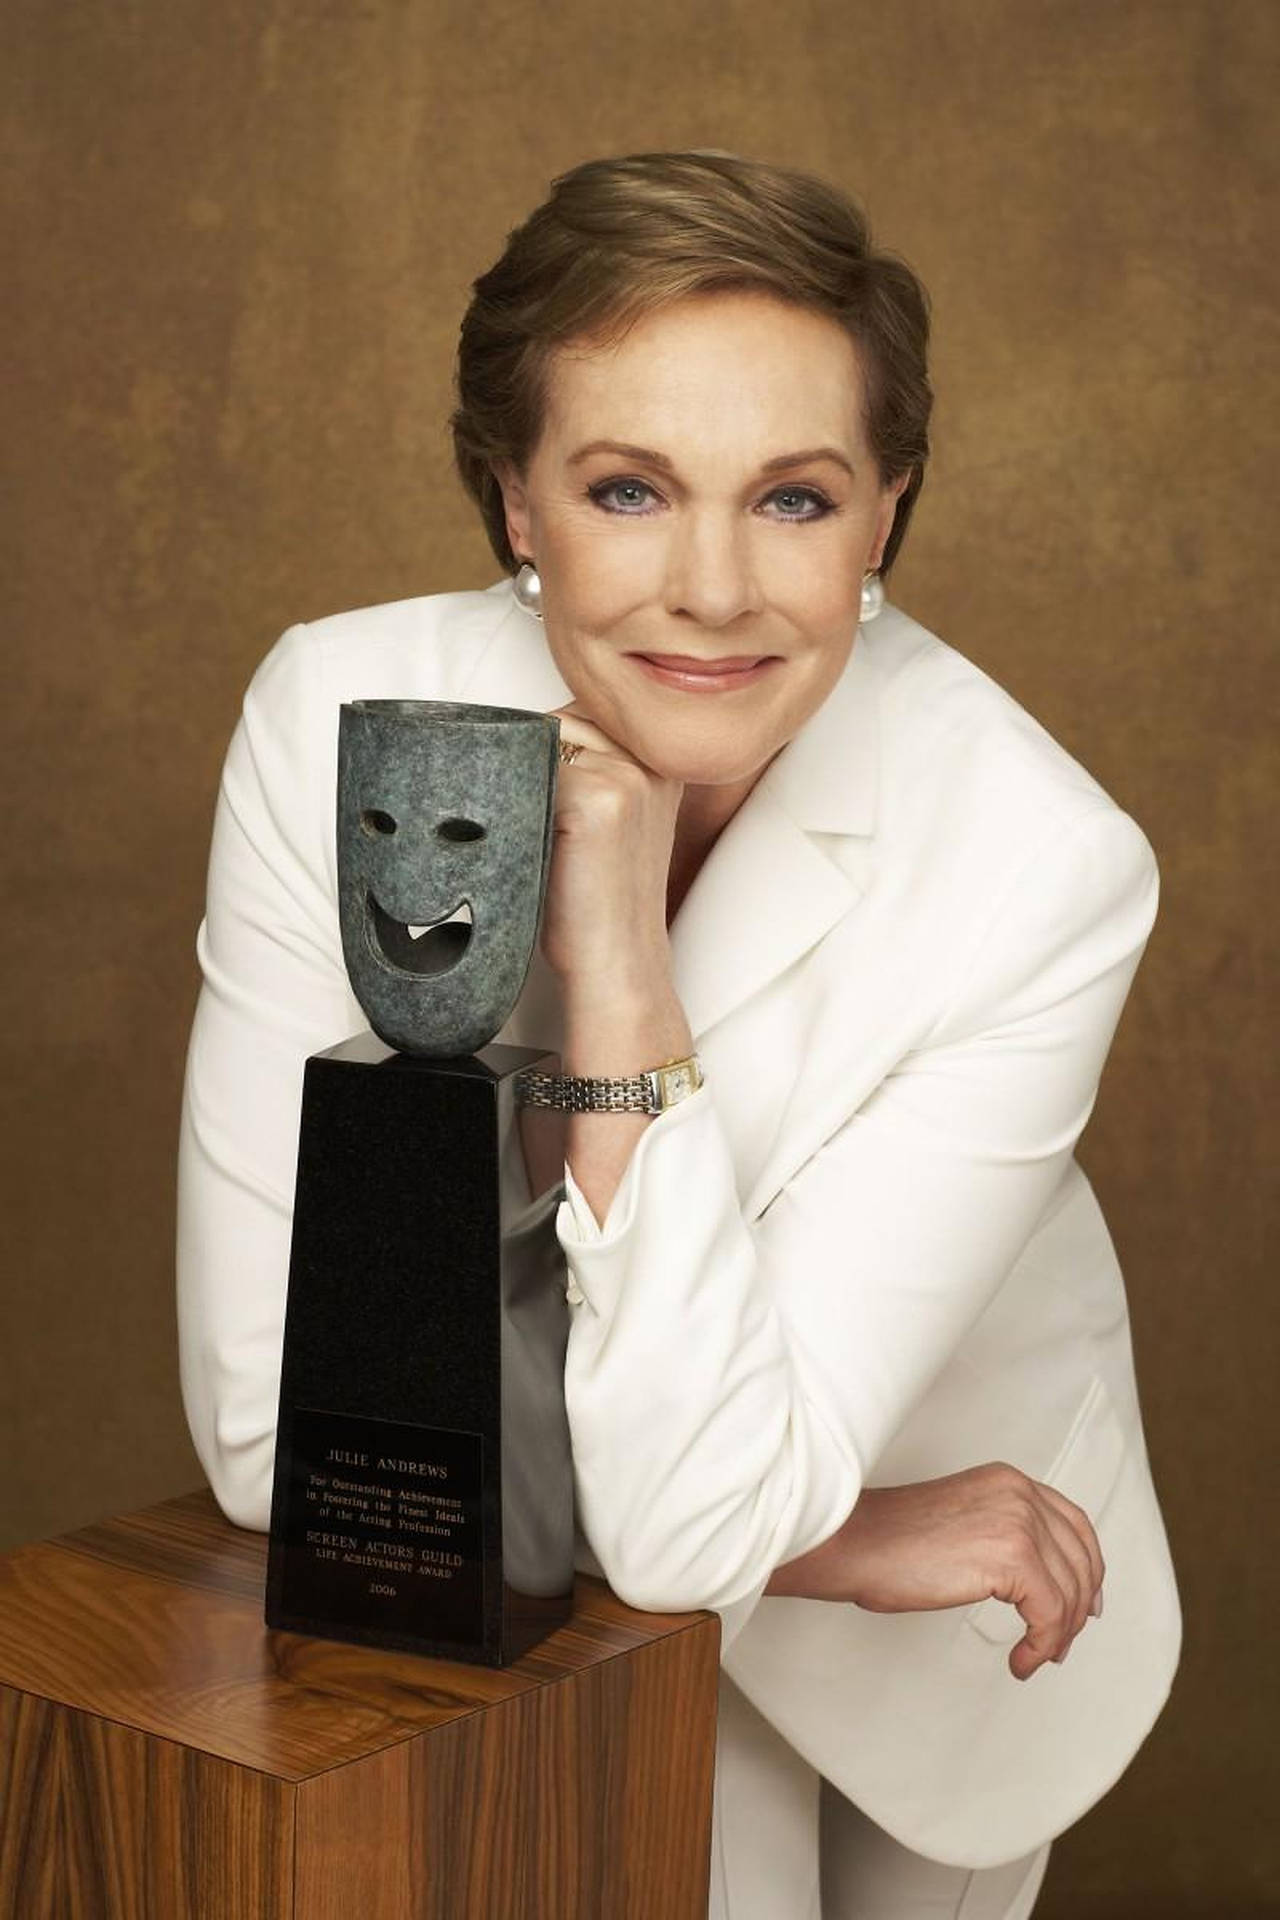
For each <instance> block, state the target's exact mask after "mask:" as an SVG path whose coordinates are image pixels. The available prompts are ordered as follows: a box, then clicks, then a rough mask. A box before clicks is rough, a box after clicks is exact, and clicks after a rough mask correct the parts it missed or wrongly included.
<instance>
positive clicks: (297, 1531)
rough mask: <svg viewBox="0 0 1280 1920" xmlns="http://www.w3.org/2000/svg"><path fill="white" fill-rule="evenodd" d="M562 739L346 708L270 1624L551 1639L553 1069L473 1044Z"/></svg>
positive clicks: (420, 1641) (414, 1640) (567, 1495)
mask: <svg viewBox="0 0 1280 1920" xmlns="http://www.w3.org/2000/svg"><path fill="white" fill-rule="evenodd" d="M558 741H559V723H558V721H557V720H555V719H554V718H552V717H551V716H549V715H545V714H535V713H525V712H521V711H518V710H514V709H509V708H502V707H481V706H455V705H449V704H443V703H440V702H434V701H417V700H369V701H355V702H352V703H351V704H349V705H346V706H344V707H343V708H342V712H341V719H340V726H339V770H338V885H339V896H340V911H341V920H342V943H343V955H344V958H345V961H346V965H347V971H348V974H349V975H350V978H351V985H352V989H353V991H354V993H355V995H356V998H357V999H358V1001H359V1002H360V1005H361V1007H362V1008H363V1009H364V1012H365V1014H366V1016H367V1018H368V1020H369V1023H370V1026H371V1028H372V1029H373V1031H372V1032H369V1033H362V1034H359V1035H357V1036H356V1037H355V1038H354V1039H350V1040H345V1041H343V1042H342V1043H341V1044H340V1045H338V1046H334V1047H331V1048H329V1049H328V1050H327V1051H326V1052H324V1053H319V1054H314V1055H313V1056H312V1057H311V1058H310V1059H309V1060H308V1061H307V1065H306V1073H305V1079H304V1084H303V1097H302V1123H301V1135H300V1141H299V1148H298V1181H297V1192H296V1199H295V1206H294V1220H293V1249H292V1256H291V1260H290V1267H289V1299H288V1308H287V1312H286V1318H285V1333H284V1355H283V1364H282V1369H281V1381H280V1415H279V1426H278V1430H277V1437H276V1463H275V1485H274V1493H273V1500H272V1509H271V1544H270V1555H269V1561H268V1577H267V1608H266V1618H267V1623H268V1625H269V1626H272V1627H281V1628H286V1629H289V1630H291V1631H293V1632H298V1633H310V1634H318V1635H320V1636H322V1637H326V1638H329V1639H337V1640H351V1641H357V1642H363V1643H365V1644H368V1645H373V1646H382V1647H398V1648H404V1649H407V1650H409V1651H411V1652H416V1653H426V1654H433V1655H437V1656H441V1657H444V1658H448V1659H455V1660H471V1661H479V1662H481V1663H483V1664H485V1665H488V1666H504V1665H505V1664H506V1663H507V1662H508V1661H510V1660H513V1659H515V1658H517V1657H518V1656H519V1655H520V1654H521V1653H523V1652H524V1651H525V1650H526V1649H527V1648H529V1647H530V1646H532V1645H533V1644H534V1643H535V1642H536V1641H538V1640H540V1639H542V1638H543V1637H544V1635H546V1634H547V1633H549V1632H551V1631H552V1629H553V1628H555V1627H557V1626H559V1625H560V1624H561V1623H562V1622H563V1621H565V1620H566V1619H567V1618H568V1617H569V1613H570V1610H571V1606H572V1597H573V1573H574V1569H573V1468H572V1456H571V1452H570V1446H569V1431H568V1423H567V1420H566V1416H565V1407H564V1354H565V1345H566V1341H567V1338H568V1317H567V1316H568V1309H567V1306H566V1303H565V1298H564V1282H563V1261H562V1256H561V1254H560V1251H559V1247H558V1245H557V1242H556V1238H555V1230H554V1219H555V1210H556V1204H557V1201H558V1198H559V1185H560V1181H561V1179H562V1176H563V1164H564V1162H563V1136H562V1134H561V1133H560V1132H559V1127H560V1125H561V1124H562V1122H561V1118H560V1116H558V1115H556V1114H553V1113H550V1112H547V1111H545V1110H541V1109H537V1108H524V1107H521V1108H517V1103H516V1081H517V1079H518V1077H519V1075H520V1074H521V1073H523V1072H525V1071H528V1070H530V1069H538V1070H540V1071H544V1072H545V1071H555V1070H556V1063H555V1061H554V1058H553V1057H551V1058H550V1064H548V1060H549V1056H547V1055H545V1054H540V1053H538V1052H536V1051H532V1050H530V1049H527V1048H517V1047H506V1046H495V1045H492V1044H489V1043H490V1042H491V1041H492V1038H493V1035H494V1034H495V1033H496V1032H497V1031H498V1030H499V1028H500V1027H501V1026H502V1024H503V1022H504V1021H505V1020H506V1019H507V1017H508V1015H509V1014H510V1012H511V1010H512V1008H513V1007H514V1005H515V1002H516V1000H517V999H518V997H519V994H520V990H521V987H522V986H523V984H524V980H525V975H526V973H527V971H528V966H529V961H530V958H531V956H532V953H533V948H534V943H535V940H536V938H537V931H538V918H539V914H540V912H541V906H542V897H543V892H544V889H545V886H546V878H547V869H548V865H549V860H550V849H551V831H552V817H553V809H554V801H555V781H556V767H557V747H558Z"/></svg>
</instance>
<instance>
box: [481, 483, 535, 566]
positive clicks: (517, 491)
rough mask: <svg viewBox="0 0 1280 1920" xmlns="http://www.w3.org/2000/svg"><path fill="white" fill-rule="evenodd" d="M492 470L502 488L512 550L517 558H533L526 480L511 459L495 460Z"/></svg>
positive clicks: (508, 537)
mask: <svg viewBox="0 0 1280 1920" xmlns="http://www.w3.org/2000/svg"><path fill="white" fill-rule="evenodd" d="M490 472H491V473H492V474H493V477H494V479H495V480H496V481H497V483H498V485H499V487H500V488H501V489H502V505H503V508H504V510H505V513H506V521H507V539H508V540H509V541H510V542H511V551H512V553H514V554H515V556H516V559H517V560H531V559H532V558H533V534H532V529H531V526H530V520H531V514H530V511H529V495H528V492H527V490H526V488H525V484H524V481H523V480H522V479H521V478H520V475H519V474H518V473H517V471H516V469H515V467H514V466H513V464H512V462H511V461H510V460H495V461H493V462H492V463H491V466H490Z"/></svg>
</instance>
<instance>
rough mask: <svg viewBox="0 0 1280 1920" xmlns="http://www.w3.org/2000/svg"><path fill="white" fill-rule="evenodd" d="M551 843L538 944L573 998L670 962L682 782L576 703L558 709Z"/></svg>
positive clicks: (641, 977) (638, 985)
mask: <svg viewBox="0 0 1280 1920" xmlns="http://www.w3.org/2000/svg"><path fill="white" fill-rule="evenodd" d="M558 717H559V720H560V740H561V745H562V747H563V746H564V745H567V744H572V745H573V746H575V747H579V748H581V752H580V753H578V755H577V757H576V758H575V759H574V761H573V762H572V764H571V765H566V764H563V763H562V764H561V766H560V769H559V780H558V783H557V788H556V818H555V845H554V848H553V851H552V857H551V874H550V878H549V880H548V884H547V898H546V904H545V907H544V909H543V918H542V948H543V952H544V953H545V954H546V956H547V960H548V962H549V963H550V965H551V967H552V969H553V970H554V972H555V973H556V974H557V975H558V976H559V978H560V981H561V983H562V985H563V986H564V987H565V988H566V989H567V990H568V991H570V992H572V993H573V994H574V996H575V998H583V997H585V998H587V999H590V998H592V997H593V996H595V995H598V994H600V993H602V992H603V993H605V994H607V995H608V996H609V997H610V999H611V1000H616V999H617V998H618V997H619V995H621V997H623V998H625V997H626V996H627V995H628V994H629V993H630V994H634V993H637V992H639V991H641V990H643V989H645V988H646V987H648V986H649V985H650V984H651V983H652V981H653V979H654V975H655V970H656V972H657V975H658V977H659V978H660V979H661V978H662V977H663V976H664V975H666V974H668V973H669V971H670V956H669V950H668V946H667V920H666V899H667V876H668V873H669V871H670V867H671V848H672V843H673V840H674V837H675V826H676V814H677V812H678V809H679V806H680V798H681V795H682V793H683V791H684V789H683V788H682V787H681V786H680V784H679V783H678V782H677V781H674V780H664V779H661V778H660V777H659V776H658V775H657V774H655V773H653V772H651V771H650V769H649V768H648V767H644V766H642V765H641V764H640V762H639V761H638V760H636V759H634V758H633V757H632V756H631V754H629V753H628V752H627V751H626V750H625V748H623V747H620V746H618V745H617V743H616V742H615V741H613V740H611V739H610V738H609V736H608V735H607V734H606V733H603V732H602V731H601V729H600V728H599V727H597V726H596V725H595V724H594V723H593V722H592V721H590V720H588V719H587V718H586V717H585V716H584V715H583V714H582V713H580V712H579V711H578V709H577V707H576V706H568V707H563V708H561V709H560V711H559V715H558Z"/></svg>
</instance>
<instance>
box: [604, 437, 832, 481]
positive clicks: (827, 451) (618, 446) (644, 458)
mask: <svg viewBox="0 0 1280 1920" xmlns="http://www.w3.org/2000/svg"><path fill="white" fill-rule="evenodd" d="M592 453H620V454H622V455H623V457H624V458H625V459H627V460H639V461H641V462H643V464H644V465H645V466H649V467H657V468H658V469H659V471H660V472H662V473H671V474H673V473H674V472H675V466H674V464H673V462H672V461H670V460H669V459H668V458H667V456H666V454H665V453H657V452H655V451H654V449H653V448H652V447H636V446H632V445H631V443H630V442H629V441H626V440H588V442H587V444H586V445H585V446H584V447H579V448H578V450H577V452H576V453H571V454H570V455H569V460H568V465H569V466H571V467H575V466H577V464H578V462H579V461H581V460H585V459H586V458H587V456H588V455H589V454H592ZM811 460H833V461H834V462H835V464H836V465H837V466H838V467H843V468H844V470H845V472H846V473H847V474H848V475H849V476H850V478H851V479H852V478H853V466H852V464H851V462H850V460H849V456H848V454H847V453H842V452H841V451H840V449H839V447H802V448H801V449H800V450H799V451H798V452H796V453H777V454H775V455H774V456H773V458H772V459H771V460H766V461H764V462H763V463H762V465H761V467H760V472H761V473H785V472H786V470H787V469H788V468H789V467H801V466H805V465H807V464H808V462H809V461H811Z"/></svg>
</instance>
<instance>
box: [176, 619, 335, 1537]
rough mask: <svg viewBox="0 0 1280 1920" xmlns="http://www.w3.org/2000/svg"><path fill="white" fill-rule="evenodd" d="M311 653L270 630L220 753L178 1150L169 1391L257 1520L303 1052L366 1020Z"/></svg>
mask: <svg viewBox="0 0 1280 1920" xmlns="http://www.w3.org/2000/svg"><path fill="white" fill-rule="evenodd" d="M315 653H316V648H315V647H314V645H313V644H312V643H311V640H310V636H308V635H307V634H306V631H305V629H302V628H295V629H291V630H290V632H289V633H287V634H286V635H285V636H284V638H283V639H282V640H281V641H280V642H279V644H278V645H277V646H276V647H275V648H274V649H273V651H272V652H271V653H270V654H269V655H268V656H267V659H266V660H265V661H264V662H263V664H262V666H261V667H260V668H259V669H258V672H257V674H256V675H255V676H254V680H253V682H252V684H251V686H250V688H249V691H248V693H247V694H246V696H245V702H244V710H243V713H242V715H241V718H240V722H239V725H238V726H237V728H236V731H235V734H234V736H233V738H232V741H231V745H230V747H229V749H228V752H227V757H226V763H225V766H224V768H223V774H222V782H221V787H220V790H219V795H218V804H217V811H216V814H215V819H214V831H213V844H212V851H211V854H210V862H209V884H208V893H207V905H206V912H205V918H204V922H203V924H202V926H201V928H200V933H199V937H198V942H197V945H198V951H199V957H200V965H201V969H202V972H203V985H202V988H201V992H200V997H199V1001H198V1003H197V1007H196V1015H195V1021H194V1024H193V1027H192V1034H191V1043H190V1047H189V1050H188V1056H187V1072H186V1085H185V1091H184V1095H183V1109H182V1128H181V1136H180V1145H179V1156H178V1245H177V1255H178V1273H177V1279H178V1335H179V1356H180V1366H181V1381H182V1396H183V1402H184V1405H185V1408H186V1413H187V1420H188V1423H189V1425H190V1428H191V1433H192V1438H193V1440H194V1442H195V1448H196V1452H197V1454H198V1455H199V1458H200V1463H201V1465H202V1466H203V1468H204V1470H205V1473H206V1474H207V1475H208V1478H209V1484H210V1486H211V1487H212V1488H213V1491H214V1494H215V1495H216V1497H217V1500H218V1503H219V1505H220V1506H221V1507H222V1509H223V1511H224V1512H225V1513H226V1514H227V1516H228V1517H229V1518H230V1519H231V1520H233V1521H235V1522H237V1523H238V1524H239V1525H241V1526H245V1527H257V1528H260V1529H265V1528H266V1527H267V1525H268V1524H269V1520H270V1510H271V1479H272V1465H273V1458H274V1451H275V1429H276V1412H277V1400H278V1395H279V1384H280V1350H281V1343H282V1338H283V1330H284V1312H285V1296H286V1290H287V1286H288V1273H289V1247H290V1237H291V1230H292V1215H293V1189H294V1178H295V1173H296V1163H297V1147H298V1122H299V1111H300V1106H301V1097H302V1073H303V1066H304V1063H305V1060H306V1057H307V1055H308V1054H310V1053H314V1052H317V1051H318V1050H319V1049H320V1048H322V1047H328V1046H332V1045H334V1044H335V1042H337V1041H339V1040H342V1039H344V1038H345V1037H346V1036H347V1035H348V1034H351V1033H355V1032H358V1031H359V1030H360V1028H362V1027H363V1026H364V1025H365V1024H366V1023H365V1021H364V1018H363V1016H362V1015H361V1013H360V1010H359V1008H358V1006H357V1004H356V1002H355V1000H354V999H353V997H352V995H351V992H350V988H349V986H348V984H347V978H346V972H345V969H344V967H343V964H342V954H341V942H340V938H339V935H338V931H337V921H336V916H335V912H334V905H333V897H332V891H331V883H330V880H329V878H328V873H327V867H328V864H329V862H330V859H331V853H330V849H331V845H332V840H333V799H332V795H333V791H334V775H333V771H332V764H331V763H332V758H333V752H334V748H333V740H334V736H335V709H334V707H333V704H332V702H328V703H326V702H325V700H324V698H323V694H322V685H323V676H322V675H321V673H320V672H319V670H318V668H317V667H316V665H315ZM325 794H327V795H328V796H329V798H328V802H327V805H326V803H325V800H324V797H323V796H324V795H325Z"/></svg>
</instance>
